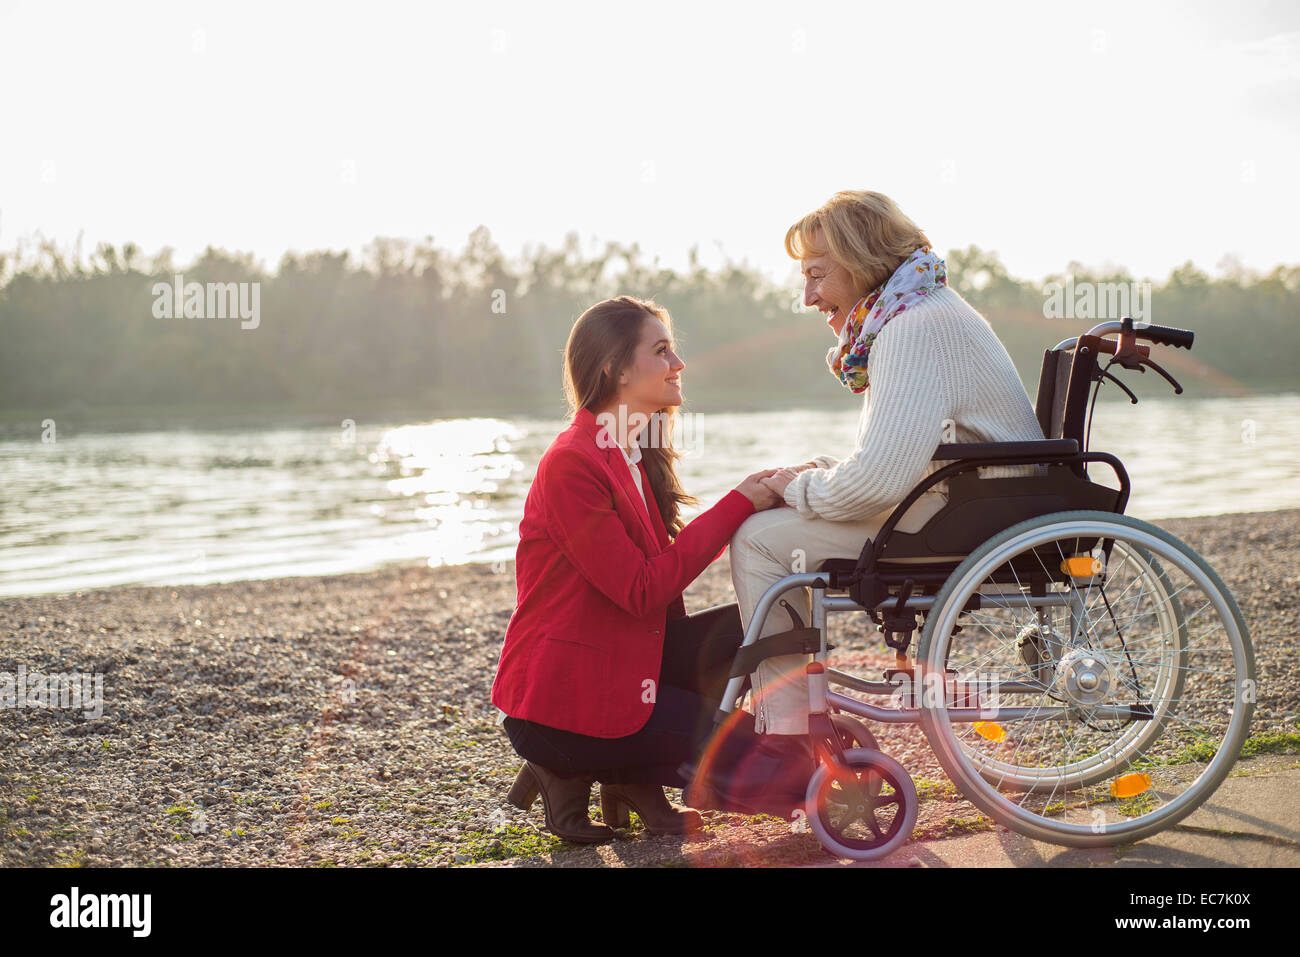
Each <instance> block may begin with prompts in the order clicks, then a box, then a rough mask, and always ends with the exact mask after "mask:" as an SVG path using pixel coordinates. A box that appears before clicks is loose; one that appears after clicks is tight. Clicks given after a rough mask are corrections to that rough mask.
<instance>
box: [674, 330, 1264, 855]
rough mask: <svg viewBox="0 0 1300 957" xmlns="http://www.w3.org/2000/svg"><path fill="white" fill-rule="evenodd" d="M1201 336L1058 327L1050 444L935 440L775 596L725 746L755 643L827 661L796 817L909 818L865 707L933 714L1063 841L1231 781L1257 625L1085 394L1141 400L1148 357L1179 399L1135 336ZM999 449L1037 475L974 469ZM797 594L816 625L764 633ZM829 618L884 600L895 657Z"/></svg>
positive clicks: (991, 462)
mask: <svg viewBox="0 0 1300 957" xmlns="http://www.w3.org/2000/svg"><path fill="white" fill-rule="evenodd" d="M1192 341H1193V333H1192V332H1189V331H1187V330H1182V329H1174V328H1170V327H1165V326H1154V325H1149V324H1146V323H1138V324H1135V323H1134V322H1133V320H1132V319H1131V318H1129V317H1125V318H1124V319H1123V320H1122V321H1118V322H1105V323H1102V324H1100V325H1098V326H1096V327H1094V328H1092V329H1091V330H1089V331H1088V332H1087V333H1086V334H1085V335H1082V336H1078V337H1076V338H1072V339H1067V340H1065V341H1063V342H1061V343H1058V344H1057V345H1056V346H1054V347H1053V348H1051V349H1049V350H1047V351H1046V353H1045V354H1044V358H1043V365H1042V372H1041V374H1040V378H1039V383H1038V395H1037V400H1036V403H1035V412H1036V415H1037V417H1038V420H1039V424H1040V425H1041V426H1042V429H1043V434H1044V435H1045V436H1046V438H1045V439H1043V440H1041V441H1029V442H1009V443H976V444H943V445H940V446H939V447H938V449H937V451H936V452H935V454H934V456H933V461H934V462H936V463H940V462H942V463H947V464H944V465H942V466H940V467H938V469H937V471H935V472H933V473H931V474H930V475H928V476H927V477H926V478H925V479H924V480H923V481H922V482H921V483H920V484H918V485H917V486H916V488H914V489H913V490H912V491H911V493H909V495H908V496H907V497H906V498H905V499H904V500H903V501H902V502H900V503H899V504H898V506H897V507H896V508H895V509H894V510H893V512H892V514H891V515H890V517H889V519H888V521H886V523H885V524H884V525H883V526H882V528H881V530H880V533H879V534H878V535H877V536H876V538H875V539H874V540H870V539H869V540H868V541H867V542H866V543H865V544H864V546H863V548H862V551H861V554H860V556H859V557H858V558H857V560H856V561H855V560H853V559H833V560H830V561H827V562H824V563H822V565H821V566H820V567H819V568H818V569H817V570H816V571H814V572H809V573H800V574H792V575H789V576H788V577H786V578H784V579H782V580H781V581H779V582H777V583H775V584H774V585H772V587H771V588H769V589H768V590H767V592H765V593H764V595H763V597H762V599H761V600H760V601H759V603H758V606H757V608H756V609H755V613H754V615H753V618H752V620H751V621H750V623H749V627H748V629H747V631H746V634H745V638H744V642H743V644H742V645H741V647H740V649H739V650H738V651H737V653H736V656H735V660H734V661H733V664H732V668H731V678H730V681H729V683H728V685H727V687H726V690H725V692H724V693H723V697H722V701H721V703H720V706H719V709H718V712H717V714H716V716H715V728H714V732H713V735H714V738H713V740H715V741H716V739H717V738H718V736H719V735H722V734H725V733H726V727H727V724H728V722H729V719H732V718H735V717H736V715H735V711H736V709H737V707H738V705H739V702H740V699H741V698H742V697H743V695H744V694H745V692H746V691H747V690H748V688H749V682H748V675H749V674H751V673H752V672H753V671H754V670H755V668H756V667H757V665H758V663H759V662H760V661H761V660H763V659H764V658H767V657H770V656H774V655H789V654H794V653H804V654H811V655H812V656H813V657H812V660H811V662H810V663H809V664H808V666H807V669H806V674H807V679H808V680H807V686H808V695H809V701H808V712H809V734H810V736H811V737H812V746H813V752H814V754H815V755H816V758H817V762H816V771H815V772H814V773H813V775H812V778H811V780H810V781H809V782H808V788H807V793H806V795H805V804H804V807H803V808H802V809H799V808H794V809H792V810H791V814H789V815H787V817H788V818H797V817H798V816H799V814H800V812H801V811H802V813H803V814H805V815H806V821H807V824H808V826H809V828H810V829H811V830H812V832H813V833H814V834H815V835H816V837H817V838H818V840H819V841H820V842H821V844H822V846H823V847H824V848H825V849H826V850H827V851H828V852H829V853H830V854H832V855H834V856H836V857H839V858H846V859H851V860H873V859H876V858H880V857H883V856H885V855H887V854H889V853H891V852H892V851H894V850H896V849H897V848H899V847H900V846H902V845H903V844H904V843H905V842H906V841H907V840H908V839H909V838H910V836H911V833H912V830H913V827H914V826H915V824H916V821H917V813H918V798H917V791H916V788H915V785H914V782H913V781H912V779H911V777H910V776H909V775H908V772H907V771H906V770H905V769H904V768H903V766H902V765H901V764H900V763H899V762H898V761H896V760H895V759H893V758H892V757H889V756H888V755H886V754H884V753H883V752H882V751H881V750H880V747H879V745H878V744H877V740H876V738H875V736H874V735H873V733H872V732H871V730H870V729H869V727H868V726H867V724H865V723H864V721H867V722H879V723H882V724H899V723H913V724H919V725H920V726H921V728H922V729H923V731H924V734H925V738H926V739H927V740H928V742H929V745H930V748H931V749H932V751H933V752H934V755H935V757H936V759H937V760H938V762H939V764H940V765H941V766H942V768H943V769H944V771H945V772H946V773H947V774H948V776H949V778H950V779H951V781H952V783H953V784H954V785H955V786H956V787H957V789H958V790H960V791H961V793H962V794H963V795H964V796H965V797H966V798H967V799H968V800H969V801H970V802H971V803H972V804H974V805H975V807H977V808H978V809H979V810H980V811H982V812H983V813H984V814H986V815H987V816H988V817H990V818H992V819H993V821H995V822H996V823H998V824H1001V825H1004V826H1006V827H1007V828H1010V829H1012V830H1014V831H1017V832H1019V833H1021V834H1024V835H1026V836H1028V837H1030V838H1034V839H1037V840H1041V841H1046V842H1049V843H1054V844H1060V845H1064V846H1068V847H1097V846H1106V845H1116V844H1127V843H1132V842H1134V841H1137V840H1140V839H1142V838H1144V837H1148V836H1150V835H1152V834H1154V833H1156V832H1157V831H1159V830H1161V829H1163V828H1166V827H1169V826H1171V825H1173V824H1174V823H1176V822H1177V821H1179V820H1181V819H1182V818H1184V817H1186V816H1187V815H1188V814H1190V813H1191V812H1192V811H1194V810H1195V809H1196V808H1197V807H1198V806H1200V804H1201V803H1202V802H1204V801H1205V800H1206V799H1207V798H1208V797H1209V796H1210V794H1211V793H1213V791H1214V790H1215V789H1216V788H1217V787H1218V786H1219V784H1220V783H1221V782H1222V781H1223V779H1224V778H1225V777H1226V776H1227V774H1228V772H1229V770H1230V769H1231V767H1232V765H1233V763H1234V762H1235V761H1236V758H1237V756H1238V755H1239V753H1240V751H1241V747H1242V744H1243V743H1244V741H1245V740H1246V736H1247V734H1248V730H1249V726H1250V719H1251V715H1252V713H1253V711H1254V703H1255V663H1254V655H1253V652H1252V649H1251V644H1250V638H1249V635H1248V632H1247V628H1246V623H1245V621H1244V620H1243V619H1242V615H1241V612H1240V610H1239V609H1238V607H1237V604H1236V602H1235V601H1234V599H1233V597H1232V595H1231V594H1230V593H1229V591H1228V589H1227V588H1226V587H1225V586H1224V584H1223V582H1222V580H1221V579H1220V578H1219V576H1218V575H1217V574H1216V573H1215V572H1214V570H1213V569H1212V568H1210V567H1209V565H1207V564H1206V562H1205V561H1204V560H1203V559H1202V558H1201V557H1200V556H1198V555H1197V554H1196V553H1195V552H1194V551H1192V549H1191V548H1189V547H1188V546H1187V545H1186V544H1184V543H1183V542H1181V541H1180V540H1178V539H1177V538H1175V537H1174V536H1173V535H1170V534H1169V533H1167V532H1165V531H1163V530H1161V529H1159V528H1157V527H1155V526H1153V525H1151V524H1148V523H1147V522H1143V521H1140V520H1138V519H1135V518H1132V517H1129V516H1127V515H1125V514H1124V508H1125V505H1126V504H1127V502H1128V498H1129V491H1130V483H1129V477H1128V473H1127V472H1126V471H1125V469H1124V466H1123V464H1122V463H1121V462H1120V461H1119V460H1118V459H1117V458H1116V457H1115V456H1113V455H1110V454H1107V453H1105V452H1094V451H1089V450H1088V448H1087V438H1088V435H1089V432H1090V430H1089V429H1088V424H1089V422H1090V420H1091V415H1092V405H1090V404H1089V392H1090V391H1091V392H1092V404H1095V401H1096V396H1097V392H1098V391H1099V389H1100V386H1101V384H1102V383H1103V381H1110V382H1113V383H1115V384H1116V385H1117V386H1119V387H1120V388H1121V389H1123V390H1124V392H1126V393H1127V394H1128V396H1129V398H1130V399H1131V400H1132V402H1133V403H1136V402H1137V397H1136V396H1135V395H1134V394H1133V393H1132V392H1131V391H1130V390H1129V389H1128V387H1127V386H1125V385H1124V384H1123V383H1122V382H1120V381H1119V379H1118V378H1116V377H1115V375H1113V374H1112V373H1111V372H1110V371H1109V370H1110V369H1111V368H1112V367H1113V366H1115V365H1117V364H1118V365H1119V366H1120V367H1121V368H1123V369H1129V370H1134V369H1136V370H1138V371H1139V372H1141V371H1145V369H1146V368H1148V367H1149V368H1152V369H1154V370H1155V371H1156V372H1158V373H1159V374H1160V375H1161V376H1163V377H1164V378H1165V379H1166V380H1167V381H1168V382H1169V383H1170V384H1171V385H1172V386H1173V388H1174V391H1175V393H1177V394H1181V392H1182V387H1181V386H1180V385H1179V384H1178V382H1177V381H1176V380H1174V379H1173V377H1172V376H1170V375H1169V373H1168V372H1166V371H1165V370H1164V369H1162V368H1161V367H1160V366H1159V365H1158V364H1156V363H1155V362H1154V361H1153V360H1152V359H1151V357H1150V353H1151V346H1150V345H1146V344H1143V342H1146V343H1154V344H1157V345H1166V346H1171V347H1183V348H1187V349H1190V348H1191V346H1192ZM1103 356H1105V357H1109V358H1108V361H1107V363H1106V365H1105V366H1103V365H1102V361H1101V360H1102V357H1103ZM1090 465H1091V466H1093V468H1094V469H1096V468H1098V467H1103V466H1104V467H1106V468H1108V469H1109V471H1110V473H1112V475H1113V477H1114V478H1115V479H1116V480H1117V481H1118V488H1112V487H1110V486H1109V485H1104V484H1101V483H1098V482H1094V481H1092V480H1091V478H1090V477H1089V474H1088V467H1089V466H1090ZM990 466H1022V467H1023V468H1020V469H1016V470H1015V471H1017V472H1021V473H1024V472H1032V474H1029V475H1022V476H1020V477H998V478H994V477H981V476H980V474H979V470H980V469H982V468H987V467H990ZM1004 471H1006V470H1004ZM942 481H948V482H949V487H948V489H949V497H948V502H947V504H946V505H945V506H944V507H943V508H942V509H941V510H940V511H939V512H938V513H937V514H935V515H934V516H933V517H932V518H931V519H930V520H929V521H928V522H927V523H926V524H925V525H924V527H922V528H921V529H920V530H919V531H917V532H916V533H913V534H906V533H901V532H899V531H897V530H896V526H897V524H898V522H899V520H900V519H901V517H902V516H903V515H904V513H906V511H907V510H908V508H909V507H910V506H911V505H912V503H913V502H915V501H916V499H917V498H918V497H919V496H920V495H921V494H923V493H924V492H925V491H926V490H927V489H930V488H932V487H933V486H935V485H936V484H938V483H939V482H942ZM798 588H807V589H810V590H811V597H812V603H811V609H812V614H811V622H810V624H809V625H808V626H807V627H803V623H802V621H800V620H798V618H797V616H796V618H795V625H796V627H795V628H794V629H793V630H791V631H785V632H781V633H779V634H773V635H769V636H767V637H765V638H762V639H760V638H759V637H758V636H759V635H760V634H761V632H762V628H763V624H764V622H765V620H766V618H767V615H768V614H769V613H770V612H771V611H772V610H773V608H774V606H775V605H776V603H777V602H778V601H780V598H781V596H782V595H783V594H785V593H786V592H788V591H790V590H791V589H798ZM785 607H786V609H787V611H788V610H789V608H790V606H789V604H788V603H785ZM837 612H857V613H866V614H868V615H869V616H870V617H871V620H872V621H873V622H874V623H875V625H876V626H877V630H878V631H879V632H880V633H881V634H882V635H883V638H884V643H885V645H887V646H888V647H889V648H891V649H893V652H894V658H895V661H894V667H892V668H886V669H884V671H883V674H880V675H878V676H867V675H857V674H852V673H849V672H847V671H844V670H840V669H837V668H836V667H833V666H832V665H833V660H832V658H831V652H832V651H833V650H834V646H832V645H831V644H830V643H829V642H828V640H827V639H828V629H827V616H828V615H829V614H831V613H837ZM918 630H919V632H920V634H919V639H918V641H917V642H916V644H915V647H914V646H913V641H912V639H913V636H914V635H915V634H916V633H917V632H918ZM885 655H886V656H887V655H888V652H885ZM873 699H874V700H873ZM881 699H887V700H883V701H882V700H881ZM706 753H707V748H706ZM685 770H689V771H692V772H693V771H694V770H695V769H694V768H689V767H688V768H685V769H684V771H685Z"/></svg>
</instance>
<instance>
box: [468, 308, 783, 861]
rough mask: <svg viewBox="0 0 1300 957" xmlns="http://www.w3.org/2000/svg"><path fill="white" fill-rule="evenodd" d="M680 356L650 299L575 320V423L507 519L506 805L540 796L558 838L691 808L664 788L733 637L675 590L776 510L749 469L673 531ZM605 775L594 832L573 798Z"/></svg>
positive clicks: (723, 667)
mask: <svg viewBox="0 0 1300 957" xmlns="http://www.w3.org/2000/svg"><path fill="white" fill-rule="evenodd" d="M684 366H685V363H683V362H682V360H681V359H680V358H678V356H677V354H676V352H675V351H674V346H673V339H672V328H671V319H670V317H669V315H668V313H667V311H665V310H664V309H663V308H662V307H660V306H658V305H656V304H654V303H652V302H646V301H642V300H639V299H634V298H631V297H629V296H620V297H619V298H617V299H608V300H605V301H604V302H600V303H597V304H596V305H594V306H592V307H591V308H590V309H588V310H587V311H586V312H584V313H583V314H582V315H581V316H580V317H579V318H578V321H577V322H576V323H575V324H574V326H573V330H572V332H571V333H570V334H569V341H568V344H567V345H566V347H565V354H564V369H565V374H564V386H565V393H566V395H567V397H568V400H569V405H570V411H571V412H572V413H573V422H572V424H571V425H570V426H569V428H568V429H567V430H566V431H564V432H562V433H561V434H560V435H559V437H557V438H556V439H555V441H554V442H553V443H552V444H551V446H550V447H549V448H548V449H547V450H546V453H545V454H544V455H543V456H542V458H541V461H540V463H539V464H538V467H537V475H536V477H535V478H534V480H533V484H532V487H531V488H530V489H529V492H528V498H527V501H526V502H525V505H524V517H523V520H522V521H521V522H520V524H519V547H518V550H517V552H516V559H515V575H516V584H517V606H516V608H515V613H514V615H513V616H512V617H511V619H510V624H509V626H508V628H507V629H506V637H505V644H504V646H503V647H502V649H501V658H500V663H499V665H498V668H497V675H496V680H495V682H494V683H493V686H492V701H493V703H494V704H495V705H496V706H497V707H498V708H500V709H501V710H502V711H503V712H505V715H506V717H505V719H504V722H503V723H504V725H505V730H506V733H507V734H508V735H509V736H510V741H511V744H512V745H513V746H514V749H515V751H516V752H518V754H519V755H520V756H521V757H523V758H525V759H526V762H527V763H525V765H524V767H523V768H522V770H520V772H519V776H518V778H517V779H516V781H515V784H514V787H513V788H512V789H511V792H510V798H509V800H510V801H511V803H512V804H515V805H516V806H518V807H521V808H525V809H526V808H528V807H530V806H531V805H532V803H533V801H534V800H535V799H536V797H537V795H538V794H539V793H540V794H541V796H542V799H543V802H544V804H545V810H546V822H547V827H548V828H549V829H550V830H551V832H552V833H553V834H555V835H557V836H558V837H562V838H564V839H565V840H569V841H573V842H580V843H595V842H599V841H604V840H608V839H609V838H611V837H612V836H613V832H612V831H611V830H610V829H609V827H608V826H607V825H611V824H612V825H615V826H618V825H620V824H622V823H624V822H625V820H626V812H627V809H628V808H630V809H631V810H634V811H636V813H637V814H638V815H639V816H640V817H641V819H642V821H643V822H644V823H645V825H646V826H647V828H648V829H649V830H651V831H652V832H655V833H681V832H683V831H685V830H689V829H690V828H692V827H693V826H696V825H698V822H699V818H698V815H696V814H694V812H691V811H682V810H679V809H676V808H674V807H672V805H670V804H669V803H668V801H667V799H666V798H665V797H664V794H663V787H664V786H670V787H683V786H684V785H685V784H687V783H688V782H686V781H684V780H682V779H681V778H680V777H679V776H678V774H677V768H678V767H679V766H680V765H682V764H683V762H690V761H693V760H694V759H695V758H696V757H697V755H698V752H699V748H700V746H701V745H702V743H703V741H704V740H705V738H706V737H707V736H708V733H709V731H710V730H711V728H712V715H713V712H714V710H715V709H716V707H717V703H718V700H719V698H720V697H721V694H722V689H723V687H724V685H725V683H726V680H727V672H728V671H729V666H730V664H731V660H732V657H733V656H734V654H735V650H736V648H737V647H738V646H739V644H740V642H741V640H742V631H741V627H740V616H739V613H738V610H737V608H736V606H735V605H734V604H733V605H726V606H722V607H719V608H714V609H710V610H708V611H704V612H700V613H698V614H695V615H689V616H688V615H686V613H685V607H684V605H683V603H682V598H681V593H682V590H683V589H684V588H685V587H686V586H687V585H688V584H690V582H691V581H693V580H694V579H695V578H696V577H697V576H698V575H699V574H700V573H701V572H702V571H704V569H705V568H706V567H707V566H708V565H709V563H710V562H712V561H713V560H714V559H715V558H717V557H719V556H720V555H721V553H722V551H723V550H724V549H725V548H726V546H727V542H728V540H729V539H730V538H731V536H732V534H733V533H734V532H735V531H736V530H737V529H738V528H739V527H740V525H741V523H742V522H743V521H745V519H746V518H748V517H750V516H751V515H753V514H754V513H755V512H756V511H760V510H762V509H766V508H772V507H775V506H778V505H781V504H782V501H781V498H780V496H779V495H778V494H777V493H776V492H774V491H772V490H771V489H769V488H767V487H766V486H764V485H763V484H762V481H761V480H762V479H764V478H766V477H767V476H769V475H772V474H773V473H774V472H775V471H776V470H770V471H766V472H758V473H755V474H754V475H751V476H749V477H748V478H746V479H745V480H744V481H743V482H741V483H740V485H738V486H737V487H736V488H735V489H734V490H733V491H731V492H728V493H727V494H726V495H725V496H724V497H723V498H722V500H721V501H719V502H718V503H717V504H716V505H714V506H713V507H712V508H710V509H709V510H708V511H706V512H704V513H703V514H701V515H699V516H698V517H697V518H695V519H694V520H693V521H692V522H690V523H689V524H683V522H682V520H681V517H680V514H679V510H680V508H681V506H682V505H683V504H686V503H692V502H694V501H695V500H694V499H692V498H691V497H690V496H688V495H686V493H685V492H684V491H683V490H682V488H681V485H680V484H679V483H678V481H677V476H676V474H675V471H674V465H675V462H676V459H677V457H678V454H677V453H676V452H675V451H674V450H673V448H672V445H671V431H672V413H673V412H674V410H675V408H676V407H677V406H679V405H680V404H681V401H682V391H681V372H682V369H683V368H684ZM597 780H598V781H600V782H601V783H602V794H601V805H602V815H603V817H604V818H605V825H595V824H592V823H591V821H590V820H589V819H588V814H587V805H588V801H589V798H590V790H591V784H592V783H593V781H597Z"/></svg>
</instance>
